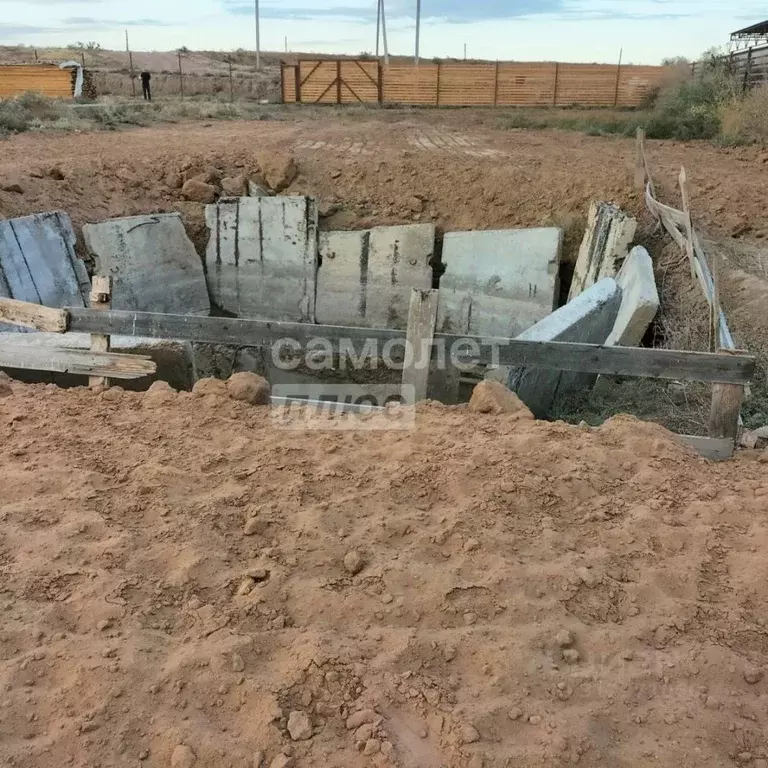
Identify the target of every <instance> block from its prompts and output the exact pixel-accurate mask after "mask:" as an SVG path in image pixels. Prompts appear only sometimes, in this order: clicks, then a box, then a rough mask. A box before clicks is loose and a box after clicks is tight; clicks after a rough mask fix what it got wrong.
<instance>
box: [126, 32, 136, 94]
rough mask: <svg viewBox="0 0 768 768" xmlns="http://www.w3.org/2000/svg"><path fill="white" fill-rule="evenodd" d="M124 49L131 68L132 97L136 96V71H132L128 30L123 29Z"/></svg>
mask: <svg viewBox="0 0 768 768" xmlns="http://www.w3.org/2000/svg"><path fill="white" fill-rule="evenodd" d="M125 50H126V53H127V54H128V66H129V67H130V68H131V91H132V92H133V98H134V99H135V98H136V73H135V72H134V71H133V54H132V53H131V47H130V46H129V45H128V30H127V29H126V30H125Z"/></svg>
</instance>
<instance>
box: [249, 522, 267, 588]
mask: <svg viewBox="0 0 768 768" xmlns="http://www.w3.org/2000/svg"><path fill="white" fill-rule="evenodd" d="M265 526H266V523H265V521H264V520H261V519H260V518H258V517H251V518H249V519H248V520H246V521H245V525H244V526H243V533H244V534H245V535H246V536H253V535H254V534H257V533H263V532H264V528H265ZM251 578H253V577H251ZM254 581H255V579H254Z"/></svg>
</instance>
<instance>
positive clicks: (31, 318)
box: [0, 298, 68, 333]
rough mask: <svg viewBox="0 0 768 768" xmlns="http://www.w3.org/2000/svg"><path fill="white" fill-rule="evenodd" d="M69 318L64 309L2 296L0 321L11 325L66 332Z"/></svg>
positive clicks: (0, 325)
mask: <svg viewBox="0 0 768 768" xmlns="http://www.w3.org/2000/svg"><path fill="white" fill-rule="evenodd" d="M67 318H68V314H67V312H66V310H64V309H52V308H51V307H43V306H41V305H40V304H32V303H30V302H28V301H16V300H15V299H4V298H0V321H3V322H5V323H8V324H9V325H17V326H22V327H23V328H34V329H35V330H36V331H49V332H51V333H64V331H66V330H67ZM0 327H2V323H0Z"/></svg>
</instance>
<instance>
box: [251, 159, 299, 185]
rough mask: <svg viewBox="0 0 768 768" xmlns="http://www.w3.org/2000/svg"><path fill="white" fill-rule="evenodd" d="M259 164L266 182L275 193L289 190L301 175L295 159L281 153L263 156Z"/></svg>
mask: <svg viewBox="0 0 768 768" xmlns="http://www.w3.org/2000/svg"><path fill="white" fill-rule="evenodd" d="M259 164H260V165H261V172H262V175H263V176H264V179H265V181H266V182H267V184H269V186H270V187H271V188H272V189H273V190H274V191H275V192H282V191H283V190H284V189H287V188H288V187H289V186H290V185H291V184H292V183H293V180H294V179H295V178H296V176H297V175H298V173H299V169H298V166H297V165H296V160H295V158H294V157H292V156H290V155H285V154H282V153H280V152H274V153H269V154H262V155H261V156H260V157H259Z"/></svg>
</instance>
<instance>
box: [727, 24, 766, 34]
mask: <svg viewBox="0 0 768 768" xmlns="http://www.w3.org/2000/svg"><path fill="white" fill-rule="evenodd" d="M736 35H768V21H761V22H760V23H759V24H753V25H752V26H751V27H744V29H739V30H738V31H736V32H731V37H735V36H736Z"/></svg>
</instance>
